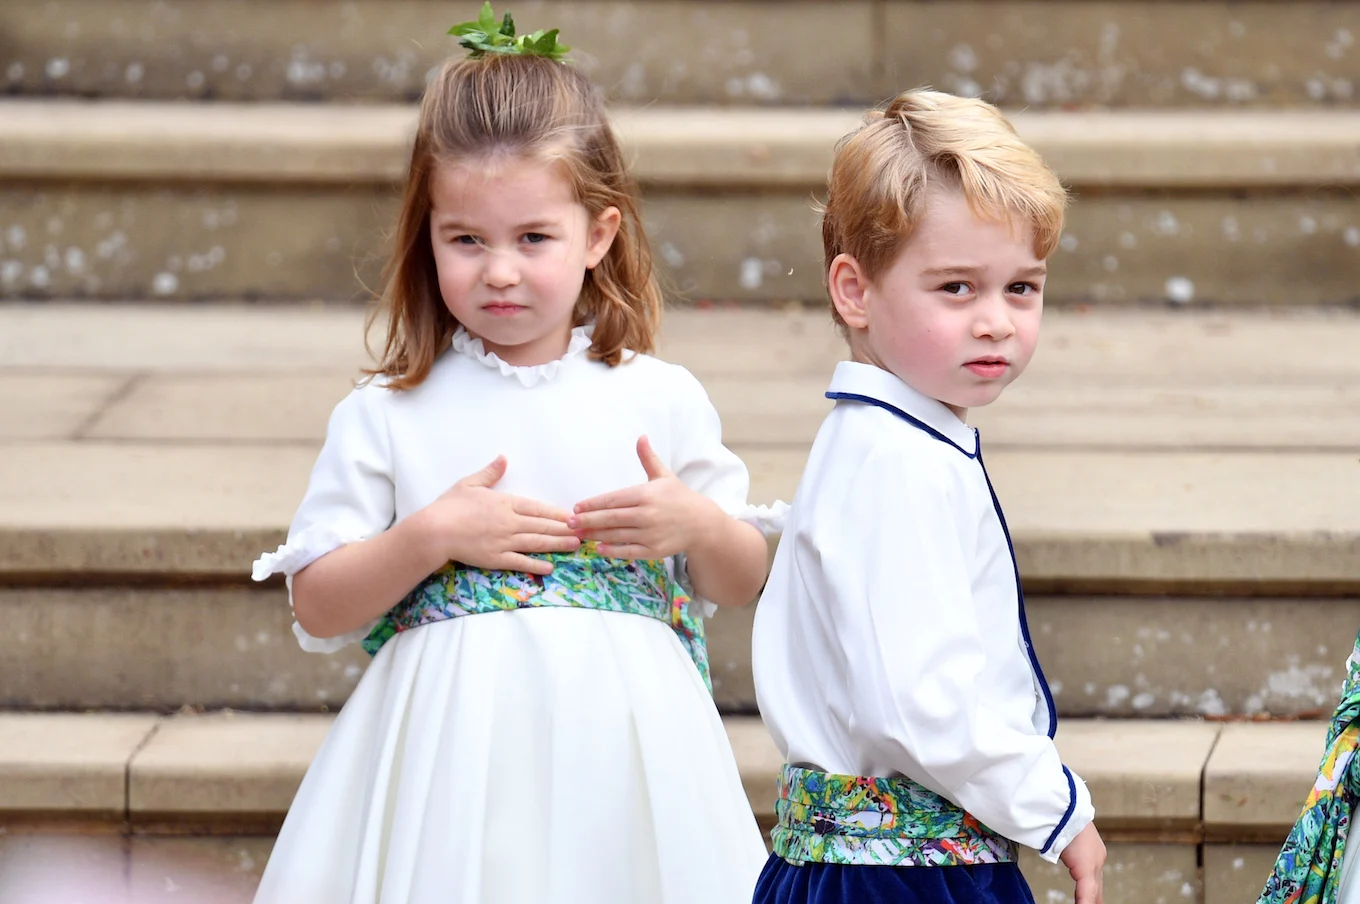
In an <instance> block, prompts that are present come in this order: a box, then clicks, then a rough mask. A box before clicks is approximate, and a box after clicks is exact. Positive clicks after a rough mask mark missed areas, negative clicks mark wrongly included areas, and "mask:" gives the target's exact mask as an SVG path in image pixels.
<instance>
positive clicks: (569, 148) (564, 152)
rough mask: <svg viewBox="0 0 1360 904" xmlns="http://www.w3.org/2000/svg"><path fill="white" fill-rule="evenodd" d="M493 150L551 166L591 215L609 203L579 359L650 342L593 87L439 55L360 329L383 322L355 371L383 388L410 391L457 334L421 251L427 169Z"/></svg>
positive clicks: (624, 190)
mask: <svg viewBox="0 0 1360 904" xmlns="http://www.w3.org/2000/svg"><path fill="white" fill-rule="evenodd" d="M502 155H512V156H516V157H522V158H527V159H535V160H542V161H545V162H552V163H554V164H556V165H558V166H559V167H560V168H561V171H562V172H563V174H564V175H565V176H566V178H567V179H568V181H569V182H570V183H571V185H572V188H573V190H574V192H575V196H576V200H577V201H578V202H580V203H581V204H582V205H583V206H584V207H585V208H586V211H587V212H588V213H589V215H590V216H591V217H592V218H594V217H595V216H597V215H598V214H600V213H601V212H602V211H604V210H605V209H607V208H609V207H616V208H618V210H619V213H620V214H621V215H622V216H621V222H620V225H619V231H618V235H617V236H616V237H615V238H614V243H613V244H612V245H611V246H610V249H609V251H608V253H607V254H606V255H605V257H604V259H603V260H601V261H600V263H599V264H598V265H597V266H596V267H595V268H594V269H593V270H589V271H587V272H586V276H585V282H584V284H583V285H582V287H581V296H580V299H579V300H578V301H577V304H576V310H575V312H574V315H573V316H574V323H573V326H580V325H582V324H585V323H587V322H591V321H593V322H594V324H595V329H594V333H593V335H592V338H593V343H592V346H591V351H590V354H591V357H593V358H595V359H596V360H599V361H603V362H605V363H607V364H609V365H610V366H614V365H617V364H618V363H620V361H621V360H622V359H623V353H624V351H625V350H631V351H634V352H638V353H641V354H645V353H648V352H651V351H652V350H653V348H654V347H655V342H656V331H657V327H658V321H659V319H660V314H661V291H660V289H659V287H658V285H657V281H656V277H655V275H654V274H653V272H652V252H651V247H650V245H649V244H648V242H647V236H646V234H645V233H644V232H643V229H642V222H641V218H640V216H639V213H638V201H637V198H638V192H637V186H636V183H635V182H634V181H633V178H632V176H631V175H630V174H629V172H628V168H627V166H626V165H625V163H624V157H623V153H622V151H621V149H620V147H619V142H618V139H617V137H616V136H615V135H614V131H613V129H612V128H611V127H610V125H609V122H608V119H607V118H606V114H605V108H604V101H603V99H602V97H601V95H600V92H599V90H598V89H597V88H596V87H595V86H594V85H593V84H591V82H590V80H589V79H588V78H586V77H585V76H584V75H583V74H581V73H580V72H579V71H578V70H577V69H575V68H574V67H572V66H570V65H567V64H563V63H559V62H556V61H553V60H550V59H546V58H544V57H532V56H494V55H493V56H487V57H484V58H482V59H476V60H473V59H461V60H449V61H447V62H446V63H444V65H443V66H442V67H440V69H439V70H438V72H437V73H436V74H435V76H434V78H433V79H431V81H430V84H429V87H428V88H427V89H426V91H425V97H424V99H423V101H422V102H421V105H420V118H419V120H418V123H417V126H416V136H415V143H414V146H413V147H412V149H411V166H410V170H409V172H408V175H407V179H406V190H405V193H404V197H403V198H402V204H401V213H400V215H399V217H398V220H397V228H396V232H395V235H394V236H393V239H394V243H393V248H392V256H391V259H390V260H389V261H388V264H387V268H386V270H385V271H384V274H383V293H382V296H381V298H380V299H379V303H378V305H377V306H376V307H375V308H374V309H373V310H372V311H371V312H370V315H369V326H370V327H371V326H372V324H373V322H374V321H375V320H376V319H377V318H378V317H379V316H381V315H383V314H384V313H385V314H386V315H387V338H386V341H385V344H384V349H383V353H382V357H381V359H380V363H379V364H378V366H377V367H375V368H371V369H368V370H366V371H365V373H367V374H368V375H369V376H370V377H373V376H382V377H384V378H385V381H386V384H387V385H388V386H389V387H390V388H392V389H396V390H404V389H411V388H414V387H416V386H419V385H420V384H421V382H423V381H424V380H425V378H426V377H427V376H428V375H429V373H430V368H431V366H433V364H434V361H435V358H437V357H438V356H439V354H440V353H441V352H443V351H444V350H445V349H446V348H448V346H449V343H450V341H451V340H452V338H453V333H454V330H455V329H457V327H458V323H457V321H456V320H455V319H454V317H453V315H452V314H451V313H450V312H449V309H448V307H447V306H445V304H444V301H443V298H442V296H441V295H440V292H439V279H438V275H437V273H436V271H435V263H434V252H433V249H432V247H431V244H430V210H431V206H432V201H431V196H430V184H431V180H432V178H433V175H434V172H435V169H436V167H438V166H439V165H441V164H459V163H471V164H473V165H476V163H477V161H479V160H487V161H489V160H491V159H492V158H493V157H499V156H502Z"/></svg>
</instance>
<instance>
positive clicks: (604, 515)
mask: <svg viewBox="0 0 1360 904" xmlns="http://www.w3.org/2000/svg"><path fill="white" fill-rule="evenodd" d="M640 514H641V512H640V511H639V510H638V509H637V508H636V507H634V508H615V509H602V510H600V511H597V512H586V513H585V514H579V515H572V516H571V517H570V518H568V519H567V526H568V527H570V528H571V529H572V530H575V531H589V532H592V533H593V532H594V531H599V530H611V529H616V528H620V527H638V526H639V525H638V516H639V515H640Z"/></svg>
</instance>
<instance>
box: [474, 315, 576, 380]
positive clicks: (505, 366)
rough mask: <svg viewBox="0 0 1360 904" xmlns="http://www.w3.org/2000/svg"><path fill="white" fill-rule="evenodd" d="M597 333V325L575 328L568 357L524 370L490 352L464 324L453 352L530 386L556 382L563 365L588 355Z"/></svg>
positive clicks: (526, 366)
mask: <svg viewBox="0 0 1360 904" xmlns="http://www.w3.org/2000/svg"><path fill="white" fill-rule="evenodd" d="M594 331H595V325H594V324H586V325H585V326H578V327H576V328H574V329H573V330H572V331H571V340H570V341H569V342H568V343H567V352H566V354H564V355H563V356H562V357H560V358H558V359H557V360H555V361H549V362H547V363H546V364H530V365H525V366H523V367H520V366H516V365H514V364H509V363H507V362H506V361H503V360H502V359H501V358H500V356H498V355H497V354H496V353H495V352H489V351H487V350H486V345H485V344H483V342H482V340H481V339H478V338H477V337H475V336H473V335H472V334H471V333H469V332H468V331H467V330H465V329H463V326H462V324H459V326H458V328H457V329H456V330H454V333H453V350H454V351H456V352H458V353H459V354H461V355H467V356H468V357H469V358H472V359H473V360H475V361H480V362H481V363H482V364H485V365H486V366H487V367H490V368H491V369H493V370H499V371H500V372H501V375H502V376H506V377H512V378H514V379H516V380H518V381H519V382H520V385H522V386H525V387H530V386H536V385H538V384H539V383H543V382H547V381H549V380H551V379H553V378H554V377H556V376H557V372H558V371H559V370H561V369H562V362H564V361H569V360H571V359H572V358H577V357H580V356H581V355H583V354H585V353H586V351H588V350H589V349H590V346H591V344H592V342H593V341H594V340H593V339H592V338H591V334H592V333H594Z"/></svg>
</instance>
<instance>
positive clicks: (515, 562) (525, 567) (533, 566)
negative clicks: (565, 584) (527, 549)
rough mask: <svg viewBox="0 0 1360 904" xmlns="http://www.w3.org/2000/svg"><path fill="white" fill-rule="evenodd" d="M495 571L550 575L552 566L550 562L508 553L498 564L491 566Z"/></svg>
mask: <svg viewBox="0 0 1360 904" xmlns="http://www.w3.org/2000/svg"><path fill="white" fill-rule="evenodd" d="M493 567H494V568H495V570H496V571H522V572H525V573H527V574H544V575H546V574H552V571H553V566H552V563H551V562H545V561H543V560H542V559H531V558H529V557H528V556H522V555H519V554H518V553H513V552H508V553H506V554H505V556H504V557H503V558H502V559H501V562H500V564H498V565H495V566H493Z"/></svg>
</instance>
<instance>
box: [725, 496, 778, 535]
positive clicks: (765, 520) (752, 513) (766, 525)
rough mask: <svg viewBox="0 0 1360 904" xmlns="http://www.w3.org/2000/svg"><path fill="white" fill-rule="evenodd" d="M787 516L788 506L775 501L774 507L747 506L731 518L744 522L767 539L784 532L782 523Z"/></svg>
mask: <svg viewBox="0 0 1360 904" xmlns="http://www.w3.org/2000/svg"><path fill="white" fill-rule="evenodd" d="M788 515H789V504H788V503H787V502H783V501H781V500H776V501H775V503H774V505H748V506H746V508H744V509H742V510H741V511H739V512H737V513H736V514H735V515H734V516H733V517H735V518H736V519H737V520H738V521H745V522H746V523H747V524H749V525H751V526H752V527H754V528H756V529H757V530H759V531H760V532H761V533H762V534H764V535H765V536H767V537H769V536H772V535H774V534H782V533H783V532H784V521H785V519H787V518H788Z"/></svg>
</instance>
